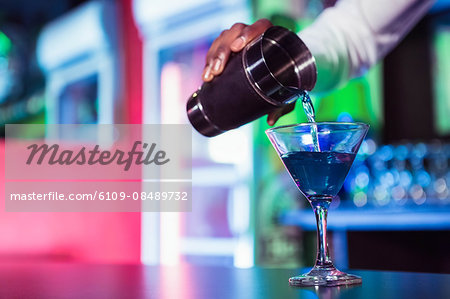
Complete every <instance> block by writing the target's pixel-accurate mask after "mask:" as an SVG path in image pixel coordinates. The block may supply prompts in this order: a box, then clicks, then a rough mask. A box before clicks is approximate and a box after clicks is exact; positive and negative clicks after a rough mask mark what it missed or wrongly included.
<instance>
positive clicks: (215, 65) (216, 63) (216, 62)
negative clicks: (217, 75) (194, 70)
mask: <svg viewBox="0 0 450 299" xmlns="http://www.w3.org/2000/svg"><path fill="white" fill-rule="evenodd" d="M221 64H222V60H220V59H219V58H216V59H215V60H214V63H213V71H214V72H218V71H219V69H220V65H221Z"/></svg>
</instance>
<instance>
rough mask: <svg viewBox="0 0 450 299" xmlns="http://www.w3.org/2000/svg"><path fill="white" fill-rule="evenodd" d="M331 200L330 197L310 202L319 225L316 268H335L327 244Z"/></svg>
mask: <svg viewBox="0 0 450 299" xmlns="http://www.w3.org/2000/svg"><path fill="white" fill-rule="evenodd" d="M331 200H332V198H328V197H324V198H320V199H318V198H315V199H313V200H310V203H311V206H312V208H313V210H314V214H315V215H316V223H317V258H316V264H315V268H330V267H333V268H334V266H333V262H332V261H331V259H330V256H329V253H328V242H327V215H328V207H329V206H330V203H331Z"/></svg>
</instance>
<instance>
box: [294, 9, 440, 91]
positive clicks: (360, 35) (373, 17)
mask: <svg viewBox="0 0 450 299" xmlns="http://www.w3.org/2000/svg"><path fill="white" fill-rule="evenodd" d="M433 2H434V1H433V0H378V1H373V0H341V1H338V2H337V4H336V6H334V7H330V8H328V9H326V10H324V12H323V13H322V14H321V15H320V16H319V17H318V18H317V19H316V20H315V21H314V23H313V24H311V26H309V27H308V28H306V29H305V30H303V31H301V32H300V33H299V36H300V38H301V39H302V40H303V41H304V42H305V44H306V45H307V46H308V48H309V49H310V51H311V52H312V54H313V56H314V57H315V58H316V64H317V69H318V78H317V83H316V87H315V88H314V91H327V90H330V89H333V88H335V87H336V86H338V85H339V84H341V83H343V82H345V81H346V80H348V79H350V78H353V77H356V76H359V75H362V74H363V73H364V72H365V71H366V70H368V69H369V68H370V67H371V66H373V65H374V64H375V63H377V62H378V61H379V60H380V59H382V58H383V57H384V56H385V55H386V54H387V53H388V52H389V51H390V50H392V48H393V47H395V46H396V45H397V44H398V43H399V42H400V40H401V39H402V38H403V37H404V36H405V35H406V34H407V33H408V31H409V30H411V28H412V27H413V26H414V25H415V24H416V23H417V22H418V21H419V20H420V19H421V18H422V17H423V15H425V13H426V12H427V11H428V9H429V8H430V7H431V5H432V4H433Z"/></svg>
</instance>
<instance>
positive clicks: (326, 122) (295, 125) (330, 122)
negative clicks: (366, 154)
mask: <svg viewBox="0 0 450 299" xmlns="http://www.w3.org/2000/svg"><path fill="white" fill-rule="evenodd" d="M314 124H315V125H354V126H360V127H363V128H366V129H368V128H369V127H370V125H368V124H366V123H362V122H338V121H334V122H333V121H324V122H307V123H299V124H292V125H283V126H278V127H273V128H269V129H267V130H266V131H265V132H266V134H268V133H272V132H274V133H276V132H277V131H279V130H281V129H289V128H294V127H309V126H311V125H314ZM355 129H356V128H353V129H343V130H342V131H352V130H355ZM318 133H320V132H318Z"/></svg>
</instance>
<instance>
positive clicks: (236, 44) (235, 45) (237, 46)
mask: <svg viewBox="0 0 450 299" xmlns="http://www.w3.org/2000/svg"><path fill="white" fill-rule="evenodd" d="M244 43H245V40H244V37H242V36H240V37H238V38H237V39H235V40H234V41H233V42H232V43H231V48H232V49H234V50H240V49H242V47H243V46H244Z"/></svg>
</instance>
